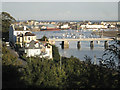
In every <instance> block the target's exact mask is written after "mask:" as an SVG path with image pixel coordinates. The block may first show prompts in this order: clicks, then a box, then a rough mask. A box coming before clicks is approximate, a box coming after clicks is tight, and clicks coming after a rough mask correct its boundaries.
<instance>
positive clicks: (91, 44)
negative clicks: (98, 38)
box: [90, 41, 94, 49]
mask: <svg viewBox="0 0 120 90" xmlns="http://www.w3.org/2000/svg"><path fill="white" fill-rule="evenodd" d="M90 48H91V49H93V48H94V41H90Z"/></svg>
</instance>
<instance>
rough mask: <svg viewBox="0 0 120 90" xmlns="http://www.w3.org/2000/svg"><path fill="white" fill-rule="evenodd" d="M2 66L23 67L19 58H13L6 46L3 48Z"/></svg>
mask: <svg viewBox="0 0 120 90" xmlns="http://www.w3.org/2000/svg"><path fill="white" fill-rule="evenodd" d="M2 54H3V56H2V64H3V65H21V62H20V61H18V60H17V57H15V56H13V55H12V54H11V53H10V51H9V50H8V49H7V47H6V46H4V47H2Z"/></svg>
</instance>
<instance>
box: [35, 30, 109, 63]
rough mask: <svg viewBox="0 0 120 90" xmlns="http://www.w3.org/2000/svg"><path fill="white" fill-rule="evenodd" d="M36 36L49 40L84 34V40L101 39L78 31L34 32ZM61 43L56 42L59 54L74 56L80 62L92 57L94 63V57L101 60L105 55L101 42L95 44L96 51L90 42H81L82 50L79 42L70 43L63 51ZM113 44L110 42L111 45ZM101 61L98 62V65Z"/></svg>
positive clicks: (89, 32)
mask: <svg viewBox="0 0 120 90" xmlns="http://www.w3.org/2000/svg"><path fill="white" fill-rule="evenodd" d="M33 33H34V34H36V36H37V39H39V38H42V37H43V36H44V35H45V36H47V37H48V38H51V37H52V38H53V37H54V38H70V37H64V36H63V34H66V35H69V36H70V35H73V36H76V38H77V37H79V36H80V34H82V35H83V36H82V38H89V37H99V36H95V35H91V33H92V31H91V30H87V31H86V32H84V31H76V30H63V31H41V32H33ZM60 43H61V42H56V43H55V45H56V46H57V47H58V49H59V53H60V55H61V56H66V57H70V56H74V57H77V58H79V59H80V60H85V59H84V56H85V55H87V56H90V57H91V58H92V61H94V56H96V58H101V57H102V55H103V53H104V42H103V41H101V42H100V43H97V42H94V49H93V50H91V49H90V42H89V41H82V42H81V48H80V49H77V41H70V42H69V49H61V45H60ZM110 43H111V42H109V44H110ZM98 62H99V61H98V60H97V63H98Z"/></svg>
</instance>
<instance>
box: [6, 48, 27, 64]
mask: <svg viewBox="0 0 120 90" xmlns="http://www.w3.org/2000/svg"><path fill="white" fill-rule="evenodd" d="M7 49H8V50H10V52H11V54H12V55H13V56H15V57H17V60H18V61H21V62H22V65H26V64H27V62H26V61H24V60H23V59H21V58H19V55H18V53H17V52H16V51H15V49H14V48H13V49H12V48H11V47H10V46H7Z"/></svg>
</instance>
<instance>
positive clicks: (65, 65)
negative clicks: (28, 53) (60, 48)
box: [21, 57, 120, 88]
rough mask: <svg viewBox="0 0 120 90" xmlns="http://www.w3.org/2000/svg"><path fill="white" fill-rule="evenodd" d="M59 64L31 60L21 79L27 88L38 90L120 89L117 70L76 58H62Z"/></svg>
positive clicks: (28, 60)
mask: <svg viewBox="0 0 120 90" xmlns="http://www.w3.org/2000/svg"><path fill="white" fill-rule="evenodd" d="M61 60H62V68H61V69H60V65H59V62H58V63H56V62H54V61H52V60H47V59H45V58H44V60H43V61H42V59H40V58H38V57H37V58H29V59H27V63H28V64H27V65H26V67H25V68H24V69H23V70H22V72H23V76H22V77H21V79H22V80H23V81H24V82H25V84H26V86H27V87H37V88H116V87H118V88H119V80H120V77H119V74H118V72H117V71H115V70H111V69H109V68H104V67H101V66H98V65H93V64H88V63H86V62H82V61H80V60H79V59H77V58H75V57H70V58H66V57H62V58H61Z"/></svg>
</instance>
